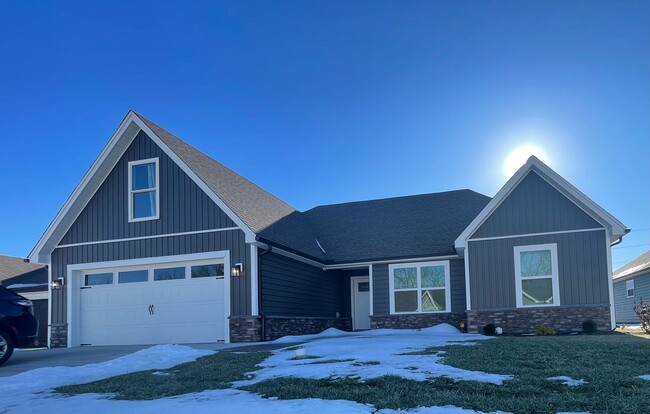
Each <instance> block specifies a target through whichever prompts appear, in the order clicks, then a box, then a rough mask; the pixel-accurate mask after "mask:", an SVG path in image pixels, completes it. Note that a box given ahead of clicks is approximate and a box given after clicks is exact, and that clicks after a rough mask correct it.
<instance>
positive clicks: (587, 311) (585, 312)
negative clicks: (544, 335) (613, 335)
mask: <svg viewBox="0 0 650 414" xmlns="http://www.w3.org/2000/svg"><path fill="white" fill-rule="evenodd" d="M609 309H610V307H609V305H586V306H558V307H547V308H529V309H520V308H516V309H496V310H469V311H467V330H468V332H470V333H482V331H483V327H484V326H485V325H487V324H489V323H493V324H494V325H496V326H498V327H501V328H503V333H504V334H506V335H507V334H525V333H532V332H534V331H535V326H537V325H548V326H550V327H552V328H553V329H555V330H556V331H557V332H558V333H566V332H580V331H582V322H584V321H586V320H588V319H591V320H593V321H594V322H596V324H597V325H598V329H600V330H601V331H609V330H610V329H611V316H610V313H609Z"/></svg>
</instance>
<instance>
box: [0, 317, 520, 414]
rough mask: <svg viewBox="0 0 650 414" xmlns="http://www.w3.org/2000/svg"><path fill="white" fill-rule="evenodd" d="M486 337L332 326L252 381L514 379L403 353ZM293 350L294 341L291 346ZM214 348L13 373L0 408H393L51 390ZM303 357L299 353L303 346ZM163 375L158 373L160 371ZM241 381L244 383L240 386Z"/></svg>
mask: <svg viewBox="0 0 650 414" xmlns="http://www.w3.org/2000/svg"><path fill="white" fill-rule="evenodd" d="M483 339H488V338H486V337H483V336H480V335H463V334H460V333H459V332H458V331H457V330H456V329H455V328H452V327H450V326H448V325H439V326H437V327H434V328H427V329H423V330H421V331H403V330H399V331H397V330H378V331H370V332H363V333H347V332H342V331H337V330H334V329H332V330H328V331H326V332H324V333H322V334H320V335H309V336H304V337H285V338H282V339H280V340H279V341H278V343H286V344H291V343H295V342H304V341H309V342H307V343H306V344H304V345H301V346H300V348H304V350H305V352H306V353H307V354H308V355H309V356H318V357H320V358H318V359H292V358H295V357H296V351H295V350H293V349H290V350H287V349H286V348H284V349H282V350H278V351H276V352H275V353H274V355H273V356H272V357H271V358H269V359H267V360H266V361H264V363H263V366H264V368H263V369H262V370H260V371H256V372H255V374H256V375H257V377H256V379H255V381H259V380H263V379H268V378H276V377H279V376H302V377H307V378H325V377H329V376H355V377H359V378H361V379H368V378H375V377H378V376H383V375H389V374H391V375H400V376H403V377H404V378H408V379H414V380H418V381H422V380H424V379H426V378H430V377H434V376H442V375H444V376H449V377H451V378H454V379H456V380H462V379H473V380H478V381H487V382H491V383H495V384H500V383H501V382H502V381H503V380H505V379H508V378H509V376H503V375H494V374H486V373H482V372H474V371H464V370H461V369H457V368H453V367H450V366H446V365H442V364H440V361H441V357H440V356H436V355H402V354H405V353H409V352H414V351H420V350H423V349H425V348H428V347H432V346H443V345H446V344H449V343H454V342H460V341H477V340H483ZM288 348H291V346H288ZM210 353H212V351H205V350H197V349H193V348H190V347H186V346H179V345H159V346H154V347H152V348H148V349H145V350H142V351H138V352H136V353H134V354H131V355H127V356H124V357H121V358H118V359H115V360H113V361H108V362H105V363H101V364H91V365H85V366H81V367H55V368H41V369H36V370H33V371H29V372H25V373H23V374H19V375H15V376H13V377H5V378H2V379H0V389H1V390H2V391H3V392H2V393H0V408H2V409H4V411H2V412H8V413H31V412H34V413H36V412H39V413H40V412H43V411H49V412H98V413H102V412H118V411H119V412H122V413H149V412H151V413H160V412H174V413H179V414H182V413H192V414H196V413H202V412H206V413H207V412H210V413H215V412H224V413H227V412H232V411H235V410H237V411H239V412H253V411H264V412H265V414H270V413H293V412H321V413H375V412H376V413H381V414H389V413H394V412H396V411H393V410H379V411H377V410H375V409H374V407H372V406H371V405H367V404H359V403H356V402H353V401H343V400H339V401H332V400H320V399H300V400H277V399H264V398H262V397H260V396H258V395H256V394H253V393H249V392H246V391H240V390H236V389H229V390H214V391H204V392H199V393H192V394H186V395H182V396H178V397H172V398H162V399H158V400H153V401H124V400H121V401H118V400H113V399H110V397H111V396H110V395H99V394H84V395H78V396H73V397H65V396H61V395H59V394H53V393H52V392H51V389H52V388H55V387H59V386H62V385H70V384H80V383H86V382H90V381H95V380H99V379H103V378H108V377H112V376H116V375H120V374H125V373H129V372H134V371H143V370H150V369H165V368H170V367H172V366H175V365H177V364H180V363H183V362H188V361H192V360H195V359H197V358H199V357H201V356H205V355H208V354H210ZM298 354H301V352H300V351H298ZM327 359H347V360H349V361H346V362H339V363H320V364H310V363H312V362H315V361H318V360H321V361H324V360H327ZM157 374H159V373H157ZM242 384H243V383H242ZM412 412H414V413H415V412H417V413H421V414H425V413H426V414H437V413H440V414H473V413H477V412H476V411H473V410H466V409H462V408H458V407H450V406H449V407H428V408H419V409H415V410H413V411H412Z"/></svg>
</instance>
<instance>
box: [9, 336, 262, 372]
mask: <svg viewBox="0 0 650 414" xmlns="http://www.w3.org/2000/svg"><path fill="white" fill-rule="evenodd" d="M247 345H248V344H241V343H235V344H224V343H211V344H191V345H187V346H191V347H192V348H197V349H213V350H220V349H225V348H231V347H241V346H247ZM250 345H256V344H254V343H252V344H250ZM152 346H154V345H120V346H85V347H77V348H54V349H16V350H15V351H14V354H13V355H12V357H11V358H9V361H7V362H5V363H4V364H3V365H1V366H0V377H8V376H11V375H16V374H20V373H22V372H25V371H30V370H32V369H36V368H43V367H60V366H66V367H76V366H79V365H86V364H95V363H98V362H105V361H110V360H111V359H115V358H119V357H121V356H124V355H128V354H132V353H134V352H137V351H139V350H141V349H145V348H150V347H152Z"/></svg>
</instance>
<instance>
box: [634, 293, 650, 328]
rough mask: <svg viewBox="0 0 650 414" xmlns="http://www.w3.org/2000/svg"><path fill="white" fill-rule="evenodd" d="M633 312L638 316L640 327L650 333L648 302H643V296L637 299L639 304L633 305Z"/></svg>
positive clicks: (649, 308)
mask: <svg viewBox="0 0 650 414" xmlns="http://www.w3.org/2000/svg"><path fill="white" fill-rule="evenodd" d="M633 309H634V313H636V316H638V317H639V321H640V322H641V329H643V331H644V332H645V333H647V334H648V335H650V303H648V302H644V301H643V298H641V299H639V304H638V305H634V308H633Z"/></svg>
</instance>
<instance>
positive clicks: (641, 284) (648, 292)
mask: <svg viewBox="0 0 650 414" xmlns="http://www.w3.org/2000/svg"><path fill="white" fill-rule="evenodd" d="M628 280H634V296H633V297H631V298H628V297H627V288H626V286H625V285H626V283H625V282H627V281H628ZM640 298H643V300H644V301H646V302H650V271H648V272H646V273H644V274H641V275H639V276H635V277H630V278H625V280H620V281H616V280H615V281H614V308H615V314H616V323H618V324H635V325H636V324H639V323H640V322H639V317H638V316H637V315H636V313H635V312H634V309H633V308H634V305H638V303H639V299H640Z"/></svg>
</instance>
